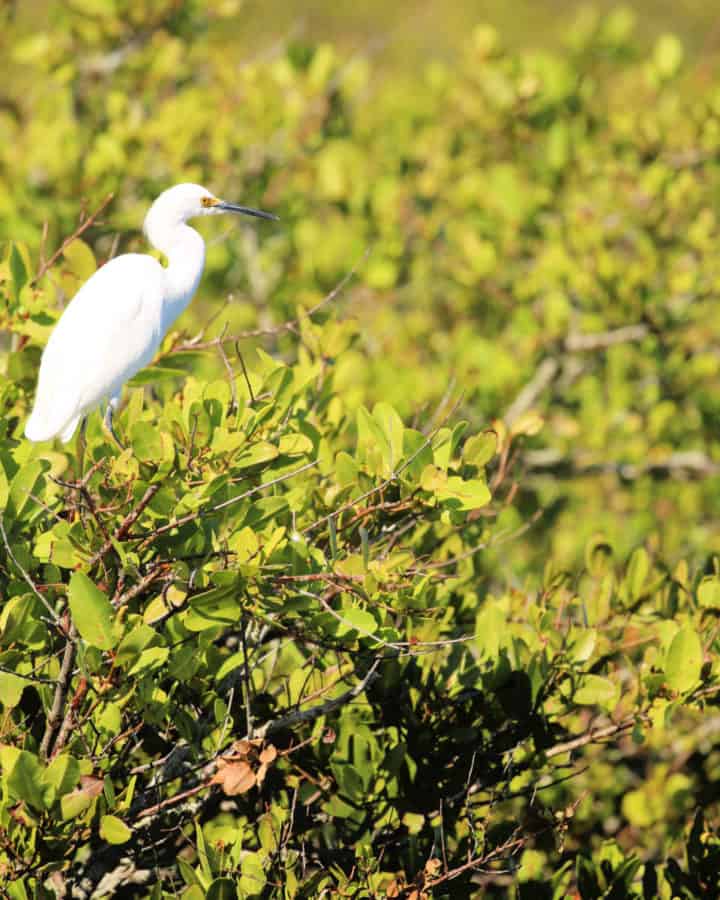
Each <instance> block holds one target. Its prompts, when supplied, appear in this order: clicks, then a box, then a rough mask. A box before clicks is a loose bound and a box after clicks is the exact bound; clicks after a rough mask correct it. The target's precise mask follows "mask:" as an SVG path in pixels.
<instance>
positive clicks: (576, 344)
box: [565, 323, 650, 353]
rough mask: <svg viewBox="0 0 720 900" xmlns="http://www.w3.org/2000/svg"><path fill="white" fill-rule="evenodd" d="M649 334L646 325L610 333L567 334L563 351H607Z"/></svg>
mask: <svg viewBox="0 0 720 900" xmlns="http://www.w3.org/2000/svg"><path fill="white" fill-rule="evenodd" d="M649 333H650V329H649V328H648V326H647V325H644V324H642V323H638V324H636V325H624V326H623V327H622V328H614V329H612V330H611V331H598V332H596V333H594V334H569V335H568V336H567V337H566V338H565V349H566V350H567V351H568V353H583V352H585V351H587V350H607V348H608V347H614V346H616V345H617V344H628V343H632V342H634V341H641V340H642V339H643V338H644V337H647V335H648V334H649Z"/></svg>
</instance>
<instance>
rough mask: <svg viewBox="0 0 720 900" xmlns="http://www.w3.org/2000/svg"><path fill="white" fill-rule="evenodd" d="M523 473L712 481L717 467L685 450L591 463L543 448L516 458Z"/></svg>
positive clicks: (701, 455) (719, 466)
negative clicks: (647, 476)
mask: <svg viewBox="0 0 720 900" xmlns="http://www.w3.org/2000/svg"><path fill="white" fill-rule="evenodd" d="M520 459H521V461H522V463H523V464H524V466H525V468H526V470H528V472H530V473H536V472H537V473H540V472H547V473H552V474H553V475H555V476H562V475H568V476H570V477H580V476H583V475H598V474H613V475H618V476H619V477H620V478H623V479H625V480H626V481H632V480H635V479H637V478H640V477H642V476H643V475H650V476H653V477H658V478H663V477H672V478H681V477H695V478H712V477H714V476H716V475H717V474H718V472H720V464H718V463H716V462H715V461H714V460H713V459H711V458H710V457H709V456H707V455H706V454H705V453H703V452H702V451H701V450H685V451H679V452H677V453H671V454H669V455H667V456H665V457H659V458H657V459H645V460H643V461H642V462H638V463H629V462H628V463H624V462H615V461H612V460H610V461H604V460H594V459H592V458H591V457H590V456H589V454H588V458H583V456H582V454H580V453H576V454H575V455H574V456H564V455H563V454H562V453H560V452H559V451H558V450H555V449H553V448H552V447H547V448H544V449H542V450H528V451H526V452H525V453H523V454H522V456H521V457H520Z"/></svg>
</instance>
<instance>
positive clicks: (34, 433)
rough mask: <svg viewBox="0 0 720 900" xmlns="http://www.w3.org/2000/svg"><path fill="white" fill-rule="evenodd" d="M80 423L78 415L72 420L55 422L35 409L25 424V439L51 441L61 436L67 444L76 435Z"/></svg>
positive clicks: (55, 420)
mask: <svg viewBox="0 0 720 900" xmlns="http://www.w3.org/2000/svg"><path fill="white" fill-rule="evenodd" d="M79 421H80V416H78V415H75V416H73V417H72V418H71V419H70V420H67V419H64V420H62V421H58V420H57V419H54V420H53V419H50V418H48V417H46V416H43V415H41V414H40V413H39V412H38V410H36V409H35V410H33V412H32V414H31V416H30V418H29V419H28V420H27V422H26V423H25V437H26V438H27V439H28V440H30V441H50V440H52V438H54V437H57V436H59V437H60V440H61V441H62V442H63V444H67V442H68V441H69V440H70V438H71V437H72V436H73V434H74V433H75V429H76V428H77V426H78V422H79Z"/></svg>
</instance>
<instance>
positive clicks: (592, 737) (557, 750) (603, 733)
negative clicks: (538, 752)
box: [543, 714, 648, 759]
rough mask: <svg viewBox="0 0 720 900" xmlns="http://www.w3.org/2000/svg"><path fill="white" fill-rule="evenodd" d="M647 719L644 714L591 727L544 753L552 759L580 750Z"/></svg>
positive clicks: (614, 735)
mask: <svg viewBox="0 0 720 900" xmlns="http://www.w3.org/2000/svg"><path fill="white" fill-rule="evenodd" d="M647 721H648V717H647V715H645V714H643V715H640V716H631V717H629V718H627V719H623V720H622V722H614V723H613V724H612V725H605V726H604V727H603V728H591V729H590V730H589V731H586V732H585V734H581V735H579V736H578V737H576V738H573V739H572V740H569V741H563V743H561V744H555V746H554V747H550V748H549V749H547V750H544V751H543V753H544V755H545V756H546V757H547V759H552V758H553V757H555V756H561V755H562V754H563V753H570V752H571V751H572V750H579V749H580V748H581V747H586V746H587V745H588V744H593V743H596V742H598V741H604V740H606V739H607V738H612V737H617V735H619V734H624V733H625V732H626V731H630V730H631V729H633V728H634V727H635V726H636V725H637V724H638V723H639V722H647Z"/></svg>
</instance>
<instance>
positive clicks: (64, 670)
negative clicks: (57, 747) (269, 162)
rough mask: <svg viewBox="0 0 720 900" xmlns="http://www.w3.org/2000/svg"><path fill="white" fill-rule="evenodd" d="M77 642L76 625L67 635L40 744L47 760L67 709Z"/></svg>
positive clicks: (42, 755)
mask: <svg viewBox="0 0 720 900" xmlns="http://www.w3.org/2000/svg"><path fill="white" fill-rule="evenodd" d="M76 640H77V629H76V628H75V625H74V623H73V624H72V625H71V626H70V630H69V631H68V634H67V642H66V644H65V652H64V653H63V659H62V663H61V665H60V672H59V674H58V677H57V681H56V683H55V694H54V696H53V703H52V706H51V708H50V712H49V713H48V717H47V720H46V722H45V733H44V734H43V737H42V741H41V743H40V756H41V758H42V759H47V758H48V756H49V753H50V742H51V740H52V737H53V734H54V733H55V729H56V728H57V727H58V725H59V724H60V720H61V719H62V715H63V709H64V707H65V698H66V697H67V692H68V687H69V686H70V679H71V677H72V670H73V663H74V662H75V650H76V646H75V641H76Z"/></svg>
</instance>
